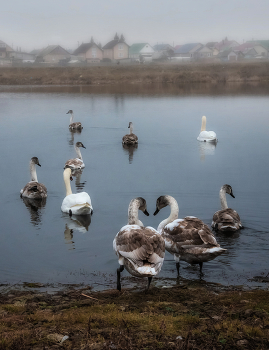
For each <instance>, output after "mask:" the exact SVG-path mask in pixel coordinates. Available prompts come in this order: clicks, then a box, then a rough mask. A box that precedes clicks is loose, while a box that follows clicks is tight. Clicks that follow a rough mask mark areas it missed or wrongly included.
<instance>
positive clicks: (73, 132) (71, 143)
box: [68, 129, 81, 146]
mask: <svg viewBox="0 0 269 350" xmlns="http://www.w3.org/2000/svg"><path fill="white" fill-rule="evenodd" d="M74 134H78V135H80V134H81V130H79V129H78V130H72V131H71V130H70V135H71V139H70V140H69V141H68V143H69V145H70V146H74Z"/></svg>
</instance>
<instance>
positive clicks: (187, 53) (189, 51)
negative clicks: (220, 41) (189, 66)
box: [174, 43, 203, 59]
mask: <svg viewBox="0 0 269 350" xmlns="http://www.w3.org/2000/svg"><path fill="white" fill-rule="evenodd" d="M202 47H203V45H202V44H200V43H191V44H185V45H181V46H180V47H179V48H178V49H176V50H175V53H174V56H175V57H188V58H190V59H192V58H194V52H195V51H197V50H199V49H200V48H202Z"/></svg>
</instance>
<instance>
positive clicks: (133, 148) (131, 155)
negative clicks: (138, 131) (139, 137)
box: [122, 144, 138, 164]
mask: <svg viewBox="0 0 269 350" xmlns="http://www.w3.org/2000/svg"><path fill="white" fill-rule="evenodd" d="M122 148H123V149H124V151H125V152H126V153H129V164H132V162H133V158H134V152H135V151H136V150H137V148H138V144H134V145H126V144H123V145H122Z"/></svg>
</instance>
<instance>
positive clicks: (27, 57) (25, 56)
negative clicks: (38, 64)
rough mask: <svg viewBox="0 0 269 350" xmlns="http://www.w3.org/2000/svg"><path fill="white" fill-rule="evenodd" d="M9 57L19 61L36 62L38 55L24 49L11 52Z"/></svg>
mask: <svg viewBox="0 0 269 350" xmlns="http://www.w3.org/2000/svg"><path fill="white" fill-rule="evenodd" d="M9 57H10V58H11V59H12V60H13V62H17V63H27V62H29V63H34V62H35V59H36V55H34V54H31V53H28V52H22V51H12V52H10V54H9Z"/></svg>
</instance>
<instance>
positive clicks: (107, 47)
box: [103, 39, 129, 49]
mask: <svg viewBox="0 0 269 350" xmlns="http://www.w3.org/2000/svg"><path fill="white" fill-rule="evenodd" d="M119 43H122V44H125V45H127V44H126V42H125V41H121V40H115V39H114V40H111V41H109V42H108V43H107V44H106V45H105V46H103V49H113V47H114V46H116V45H117V44H119ZM127 46H128V47H129V45H127Z"/></svg>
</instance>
